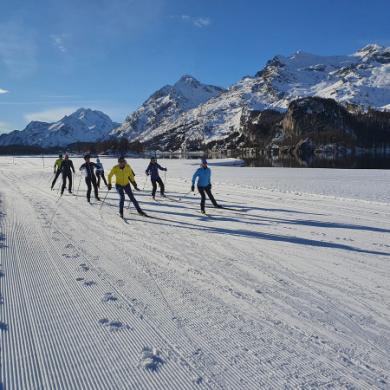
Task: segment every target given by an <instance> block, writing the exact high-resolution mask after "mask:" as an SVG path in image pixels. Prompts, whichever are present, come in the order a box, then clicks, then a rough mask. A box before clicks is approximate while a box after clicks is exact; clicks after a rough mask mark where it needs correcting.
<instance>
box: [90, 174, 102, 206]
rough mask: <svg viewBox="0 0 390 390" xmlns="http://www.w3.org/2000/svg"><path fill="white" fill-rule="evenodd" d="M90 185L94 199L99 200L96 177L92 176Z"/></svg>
mask: <svg viewBox="0 0 390 390" xmlns="http://www.w3.org/2000/svg"><path fill="white" fill-rule="evenodd" d="M92 185H93V191H94V193H95V199H97V200H100V199H99V190H98V186H97V183H96V177H94V176H92Z"/></svg>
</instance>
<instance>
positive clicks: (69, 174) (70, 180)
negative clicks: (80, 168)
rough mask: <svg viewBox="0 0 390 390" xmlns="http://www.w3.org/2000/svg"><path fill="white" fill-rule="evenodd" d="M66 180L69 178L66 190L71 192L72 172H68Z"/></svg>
mask: <svg viewBox="0 0 390 390" xmlns="http://www.w3.org/2000/svg"><path fill="white" fill-rule="evenodd" d="M68 180H69V185H68V191H69V193H70V194H71V193H72V184H73V183H72V172H69V173H68Z"/></svg>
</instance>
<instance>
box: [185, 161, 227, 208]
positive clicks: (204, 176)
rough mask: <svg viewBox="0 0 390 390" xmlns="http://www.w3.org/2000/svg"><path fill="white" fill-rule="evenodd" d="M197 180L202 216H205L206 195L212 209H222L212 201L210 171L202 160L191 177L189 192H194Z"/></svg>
mask: <svg viewBox="0 0 390 390" xmlns="http://www.w3.org/2000/svg"><path fill="white" fill-rule="evenodd" d="M196 179H198V191H199V193H200V196H201V201H200V210H201V212H202V214H205V203H206V194H207V196H208V197H209V199H210V200H211V203H212V204H213V205H214V207H217V208H219V209H220V208H222V206H220V205H219V204H218V203H217V201H216V200H215V199H214V196H213V194H212V193H211V170H210V168H209V167H208V166H207V160H206V159H202V164H201V167H200V168H198V169H197V170H196V172H195V173H194V176H192V186H191V191H194V190H195V182H196Z"/></svg>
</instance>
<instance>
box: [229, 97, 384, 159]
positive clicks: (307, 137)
mask: <svg viewBox="0 0 390 390" xmlns="http://www.w3.org/2000/svg"><path fill="white" fill-rule="evenodd" d="M230 143H231V144H235V145H237V144H241V145H242V146H243V147H244V146H257V147H265V148H271V149H272V148H277V149H280V150H284V151H295V152H298V153H307V152H311V151H313V150H315V149H321V148H324V147H342V148H354V147H360V148H373V147H378V146H380V145H390V112H386V111H378V110H372V109H370V110H367V111H348V110H347V109H346V108H345V107H344V106H343V105H341V104H340V103H337V102H336V101H335V100H333V99H324V98H319V97H307V98H302V99H297V100H294V101H292V102H291V103H290V105H289V107H288V109H287V111H286V112H285V113H278V112H277V111H260V112H258V111H251V112H250V113H249V114H248V116H246V117H243V122H242V129H241V132H240V133H239V134H238V136H237V138H236V139H234V140H232V141H231V142H230Z"/></svg>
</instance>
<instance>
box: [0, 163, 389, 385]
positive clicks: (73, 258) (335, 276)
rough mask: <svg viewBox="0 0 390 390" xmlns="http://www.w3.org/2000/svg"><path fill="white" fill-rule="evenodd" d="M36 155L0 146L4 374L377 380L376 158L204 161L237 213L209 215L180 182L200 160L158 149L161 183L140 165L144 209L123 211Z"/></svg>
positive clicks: (381, 177) (381, 312) (381, 222)
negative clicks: (293, 163)
mask: <svg viewBox="0 0 390 390" xmlns="http://www.w3.org/2000/svg"><path fill="white" fill-rule="evenodd" d="M49 161H50V166H49ZM129 161H130V163H131V165H132V167H133V168H134V170H135V172H136V174H137V176H136V178H137V181H138V186H139V187H140V188H142V187H143V185H144V183H145V175H144V174H143V172H144V170H145V168H146V165H147V161H146V160H131V159H130V160H129ZM102 162H103V164H104V166H105V170H106V174H108V171H109V168H110V167H111V166H112V165H113V164H114V160H112V159H111V160H110V159H103V160H102ZM42 163H43V161H42V159H40V158H15V164H13V163H12V158H7V157H1V158H0V211H1V217H0V226H1V235H0V259H1V268H0V271H1V273H0V286H1V289H0V291H1V300H0V313H1V316H0V321H1V322H0V324H1V327H0V332H1V338H2V339H1V340H2V341H1V379H0V382H1V383H2V385H3V386H4V388H6V389H14V388H15V389H20V388H23V389H30V388H31V389H33V388H47V389H50V388H56V389H74V388H77V389H90V388H94V389H111V388H112V389H117V388H126V389H150V388H156V389H185V388H191V389H192V388H212V389H259V388H287V389H289V388H291V389H292V388H359V389H360V388H363V389H364V388H367V389H369V388H379V389H386V388H388V387H389V386H390V385H389V383H390V378H389V372H390V363H389V359H388V356H389V355H390V304H389V302H390V283H389V279H390V278H389V276H390V267H389V258H390V240H389V232H390V219H389V216H390V211H389V193H390V191H389V190H390V188H389V187H390V181H389V180H388V179H389V175H388V172H386V171H341V170H332V171H330V170H319V169H310V170H305V169H301V170H295V169H277V168H276V169H269V168H267V169H258V168H239V167H231V166H229V167H224V166H221V165H216V166H213V164H212V161H211V164H210V167H211V168H212V170H213V192H214V194H215V195H216V198H217V199H218V200H219V201H220V202H221V203H222V204H224V205H226V206H229V207H231V208H235V209H236V210H239V211H233V210H215V209H213V208H210V207H209V208H208V211H209V213H210V217H207V216H202V215H200V214H199V212H198V210H199V197H198V196H196V197H195V196H194V195H193V194H187V195H186V193H188V191H189V188H190V185H191V183H190V178H191V175H192V173H193V171H194V170H195V169H196V167H197V162H196V161H195V160H192V161H190V160H188V161H182V160H161V161H160V164H161V165H163V166H167V167H168V173H167V176H166V190H167V195H168V197H169V198H168V199H158V201H157V202H155V201H153V200H152V199H151V196H150V190H151V185H150V182H149V181H146V185H145V191H142V192H136V193H135V195H136V197H137V199H138V200H139V201H140V205H141V207H142V208H143V209H144V210H145V211H146V212H147V213H148V214H150V215H151V216H152V217H153V218H143V217H140V216H138V215H136V214H135V211H134V208H133V207H130V209H127V208H126V209H125V214H126V215H125V216H126V222H124V221H122V220H120V219H119V217H118V216H117V213H118V196H117V194H116V192H115V191H111V192H110V193H109V194H108V195H107V198H106V202H105V203H104V204H103V206H102V207H101V205H100V203H97V202H94V201H93V204H92V205H88V204H87V202H86V200H85V190H86V188H85V184H84V183H83V182H81V186H80V192H79V193H78V194H75V195H76V196H71V195H68V194H67V193H65V195H64V196H63V197H62V198H60V199H59V198H58V196H57V192H56V191H50V176H51V172H52V168H51V165H52V164H53V163H54V160H49V159H45V161H44V164H45V167H43V164H42ZM74 163H75V167H76V168H77V167H78V166H80V165H81V160H79V159H74ZM162 178H163V179H164V173H162ZM57 183H58V184H59V182H57ZM78 183H79V177H77V176H76V178H75V183H74V187H75V188H74V191H75V192H76V190H77V185H78ZM105 194H106V191H105V190H104V189H102V190H101V197H102V198H103V197H104V196H105ZM207 205H209V204H208V203H207ZM126 207H127V202H126ZM206 207H207V206H206Z"/></svg>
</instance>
